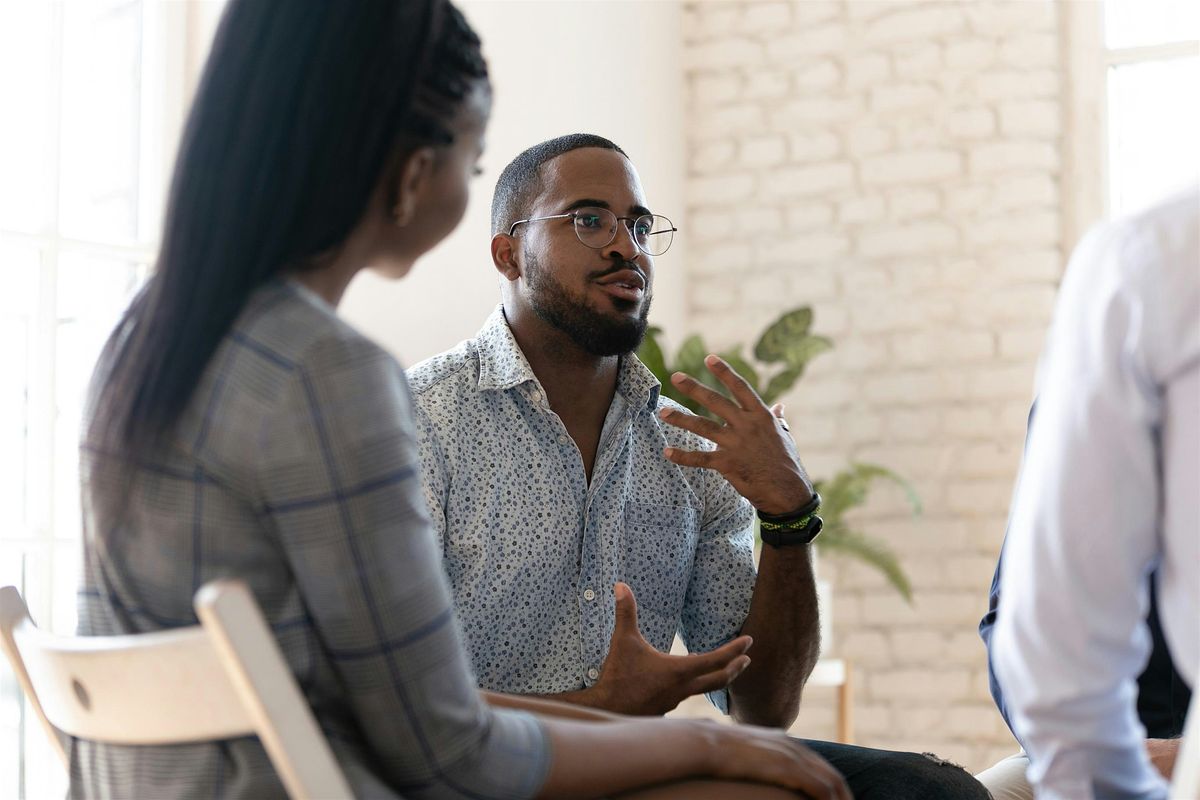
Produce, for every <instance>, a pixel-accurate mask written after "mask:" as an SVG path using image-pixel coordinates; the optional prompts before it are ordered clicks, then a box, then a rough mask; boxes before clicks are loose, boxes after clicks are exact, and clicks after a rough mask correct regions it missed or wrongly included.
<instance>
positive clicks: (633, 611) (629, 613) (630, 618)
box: [613, 583, 640, 639]
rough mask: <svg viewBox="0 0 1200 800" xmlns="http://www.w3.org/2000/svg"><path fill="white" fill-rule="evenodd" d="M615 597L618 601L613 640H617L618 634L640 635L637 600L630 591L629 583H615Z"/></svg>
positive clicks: (631, 590)
mask: <svg viewBox="0 0 1200 800" xmlns="http://www.w3.org/2000/svg"><path fill="white" fill-rule="evenodd" d="M613 596H614V597H615V598H616V601H617V609H616V622H615V624H614V626H613V638H614V639H615V638H616V637H617V634H618V633H638V621H637V600H635V599H634V597H633V589H630V588H629V584H627V583H615V584H613ZM639 635H640V633H639Z"/></svg>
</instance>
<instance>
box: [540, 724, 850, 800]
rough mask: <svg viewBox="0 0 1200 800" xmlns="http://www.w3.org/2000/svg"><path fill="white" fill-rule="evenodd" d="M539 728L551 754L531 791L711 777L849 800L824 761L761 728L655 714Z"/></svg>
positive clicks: (620, 787)
mask: <svg viewBox="0 0 1200 800" xmlns="http://www.w3.org/2000/svg"><path fill="white" fill-rule="evenodd" d="M542 726H543V728H544V730H545V731H546V734H547V735H548V736H549V739H550V748H551V753H552V755H551V764H550V773H549V775H548V776H547V777H546V782H545V783H544V784H543V785H542V789H541V792H540V793H539V794H538V796H539V797H561V798H574V797H596V796H598V795H608V794H614V793H619V792H626V791H629V790H631V789H637V788H644V787H652V786H659V785H661V784H666V783H670V782H673V781H682V780H687V779H689V778H715V779H718V780H722V781H733V782H742V783H744V784H750V785H753V784H760V785H761V784H770V785H774V786H778V787H783V788H786V789H792V790H798V791H802V792H804V793H805V794H806V795H808V796H809V797H812V798H819V799H820V800H852V798H851V795H850V790H849V789H848V788H846V784H845V782H844V780H843V779H842V776H841V775H839V774H838V772H837V771H836V770H834V768H833V767H831V766H830V765H829V764H828V763H827V762H825V760H824V759H822V758H821V757H820V756H818V755H816V754H815V753H813V752H812V751H810V750H809V749H808V748H806V747H804V746H803V745H801V744H800V743H799V742H797V741H795V740H793V739H789V738H788V737H787V736H785V735H783V734H782V733H780V732H778V731H775V730H770V729H767V728H758V727H754V726H749V725H745V726H732V725H721V724H718V723H715V722H705V721H700V720H689V719H661V718H652V719H642V718H625V719H618V720H615V721H609V722H606V723H604V724H602V725H598V724H596V723H595V722H583V721H579V720H571V719H561V718H544V719H543V720H542ZM742 788H747V789H749V788H761V786H760V787H753V786H744V787H742ZM664 796H665V795H664ZM681 796H682V795H681ZM721 796H723V797H730V798H732V797H738V796H739V792H738V787H737V786H736V784H733V785H730V786H729V787H728V790H727V791H725V792H724V793H723V794H722V795H721ZM755 796H762V795H761V793H758V792H756V793H755Z"/></svg>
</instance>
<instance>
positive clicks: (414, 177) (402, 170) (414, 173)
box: [388, 147, 437, 228]
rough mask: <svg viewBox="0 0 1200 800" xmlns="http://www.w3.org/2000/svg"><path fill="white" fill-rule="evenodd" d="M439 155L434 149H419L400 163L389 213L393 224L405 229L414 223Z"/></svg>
mask: <svg viewBox="0 0 1200 800" xmlns="http://www.w3.org/2000/svg"><path fill="white" fill-rule="evenodd" d="M436 159H437V153H435V152H434V149H433V148H432V147H418V148H417V149H416V150H413V151H412V152H411V153H409V154H408V155H407V156H405V157H404V160H403V161H401V162H400V166H399V169H397V170H396V183H395V187H394V190H393V193H392V196H393V197H395V201H394V202H393V203H392V207H391V208H389V209H388V213H389V214H390V216H391V218H392V222H393V224H395V225H396V226H397V227H400V228H403V227H404V226H405V225H408V223H410V222H412V221H413V218H414V217H415V216H416V214H417V205H418V203H419V202H420V200H421V197H422V195H424V194H425V190H426V189H427V188H429V183H430V181H431V180H432V178H433V170H434V166H435V165H436Z"/></svg>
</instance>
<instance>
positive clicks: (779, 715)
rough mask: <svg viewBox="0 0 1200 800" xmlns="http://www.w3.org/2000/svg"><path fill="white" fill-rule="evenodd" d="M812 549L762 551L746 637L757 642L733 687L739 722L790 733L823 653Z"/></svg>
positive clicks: (732, 709)
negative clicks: (748, 663) (786, 729)
mask: <svg viewBox="0 0 1200 800" xmlns="http://www.w3.org/2000/svg"><path fill="white" fill-rule="evenodd" d="M811 547H812V545H793V546H789V547H771V546H764V547H763V552H762V558H761V559H760V561H759V567H758V579H757V580H756V581H755V584H754V597H753V599H752V600H751V603H750V614H749V616H747V617H746V623H745V625H743V626H742V633H743V634H747V635H749V636H751V637H753V639H754V644H753V645H752V646H751V648H750V650H749V653H748V655H749V656H750V666H749V667H747V668H746V671H745V672H743V673H742V674H741V676H740V677H739V678H738V679H737V680H736V681H734V682H733V684H731V685H730V687H729V713H730V715H731V716H733V718H734V719H736V720H738V721H739V722H746V723H752V724H755V725H769V726H772V727H779V728H786V727H788V726H789V725H791V724H792V722H794V721H795V719H796V715H797V714H798V713H799V711H800V695H801V692H802V691H803V689H804V682H805V681H806V680H808V676H809V674H810V673H811V672H812V670H813V666H814V665H815V664H816V663H817V655H818V654H819V652H820V627H819V619H818V609H817V588H816V584H815V583H814V582H813V571H812V556H811V553H810V548H811Z"/></svg>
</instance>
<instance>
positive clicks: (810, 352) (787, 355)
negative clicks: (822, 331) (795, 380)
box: [783, 335, 833, 371]
mask: <svg viewBox="0 0 1200 800" xmlns="http://www.w3.org/2000/svg"><path fill="white" fill-rule="evenodd" d="M832 349H833V341H832V340H830V339H828V338H826V337H824V336H812V335H806V336H805V337H804V338H802V339H797V340H795V341H793V342H791V343H789V344H788V346H787V349H786V350H785V351H784V354H783V357H784V361H786V362H787V365H788V366H789V367H798V368H800V370H801V371H803V369H804V367H806V366H807V365H808V362H809V361H812V360H813V359H814V358H816V357H817V356H819V355H821V353H825V352H828V351H829V350H832Z"/></svg>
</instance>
